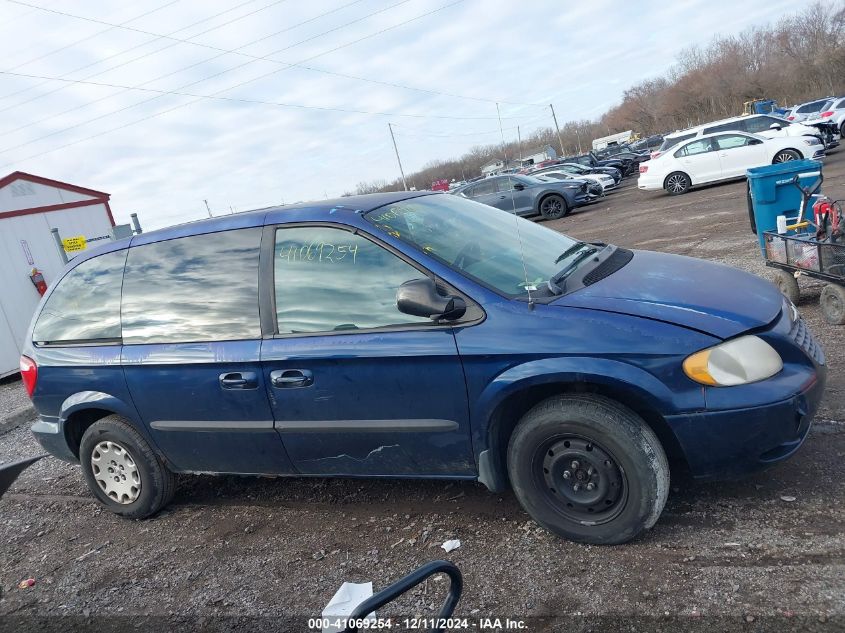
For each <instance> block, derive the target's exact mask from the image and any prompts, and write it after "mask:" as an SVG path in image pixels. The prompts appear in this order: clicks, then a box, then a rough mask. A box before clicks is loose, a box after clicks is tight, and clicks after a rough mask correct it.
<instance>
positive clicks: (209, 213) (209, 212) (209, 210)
mask: <svg viewBox="0 0 845 633" xmlns="http://www.w3.org/2000/svg"><path fill="white" fill-rule="evenodd" d="M203 202H205V208H206V210H207V211H208V217H210V218H213V217H214V216H213V215H211V207H209V206H208V200H203Z"/></svg>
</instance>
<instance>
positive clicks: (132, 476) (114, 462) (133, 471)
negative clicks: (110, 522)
mask: <svg viewBox="0 0 845 633" xmlns="http://www.w3.org/2000/svg"><path fill="white" fill-rule="evenodd" d="M91 472H92V473H93V474H94V481H96V482H97V485H98V486H100V490H102V491H103V492H104V493H105V494H106V496H107V497H108V498H109V499H111V500H112V501H114V502H116V503H120V504H122V505H128V504H130V503H133V502H135V501H136V500H137V499H138V496H139V495H140V494H141V473H140V472H138V466H137V465H136V464H135V460H134V459H133V458H132V455H130V454H129V451H127V450H126V449H125V448H124V447H123V446H121V445H120V444H118V443H117V442H112V441H111V440H106V441H104V442H99V443H98V444H97V445H96V446H95V447H94V450H93V451H91Z"/></svg>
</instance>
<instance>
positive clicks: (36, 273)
mask: <svg viewBox="0 0 845 633" xmlns="http://www.w3.org/2000/svg"><path fill="white" fill-rule="evenodd" d="M29 280H30V281H31V282H32V285H33V286H35V289H36V290H37V291H38V294H40V295H41V296H42V297H43V296H44V293H45V292H47V282H46V281H44V273H42V272H41V271H40V270H38V269H37V268H33V269H32V270H31V271H30V272H29Z"/></svg>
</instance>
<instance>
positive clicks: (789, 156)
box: [772, 149, 801, 165]
mask: <svg viewBox="0 0 845 633" xmlns="http://www.w3.org/2000/svg"><path fill="white" fill-rule="evenodd" d="M793 160H801V154H799V153H798V152H797V151H796V150H794V149H782V150H780V151H779V152H778V153H777V154H775V157H774V158H773V159H772V165H777V164H778V163H788V162H790V161H793Z"/></svg>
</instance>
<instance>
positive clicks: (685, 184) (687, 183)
mask: <svg viewBox="0 0 845 633" xmlns="http://www.w3.org/2000/svg"><path fill="white" fill-rule="evenodd" d="M691 186H692V181H691V180H690V178H689V176H687V175H686V174H685V173H684V172H682V171H676V172H674V173H671V174H669V175H668V176H667V177H666V182H665V183H664V184H663V188H664V189H666V192H667V193H668V194H669V195H670V196H679V195H681V194H682V193H686V192H687V191H689V189H690V187H691Z"/></svg>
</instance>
